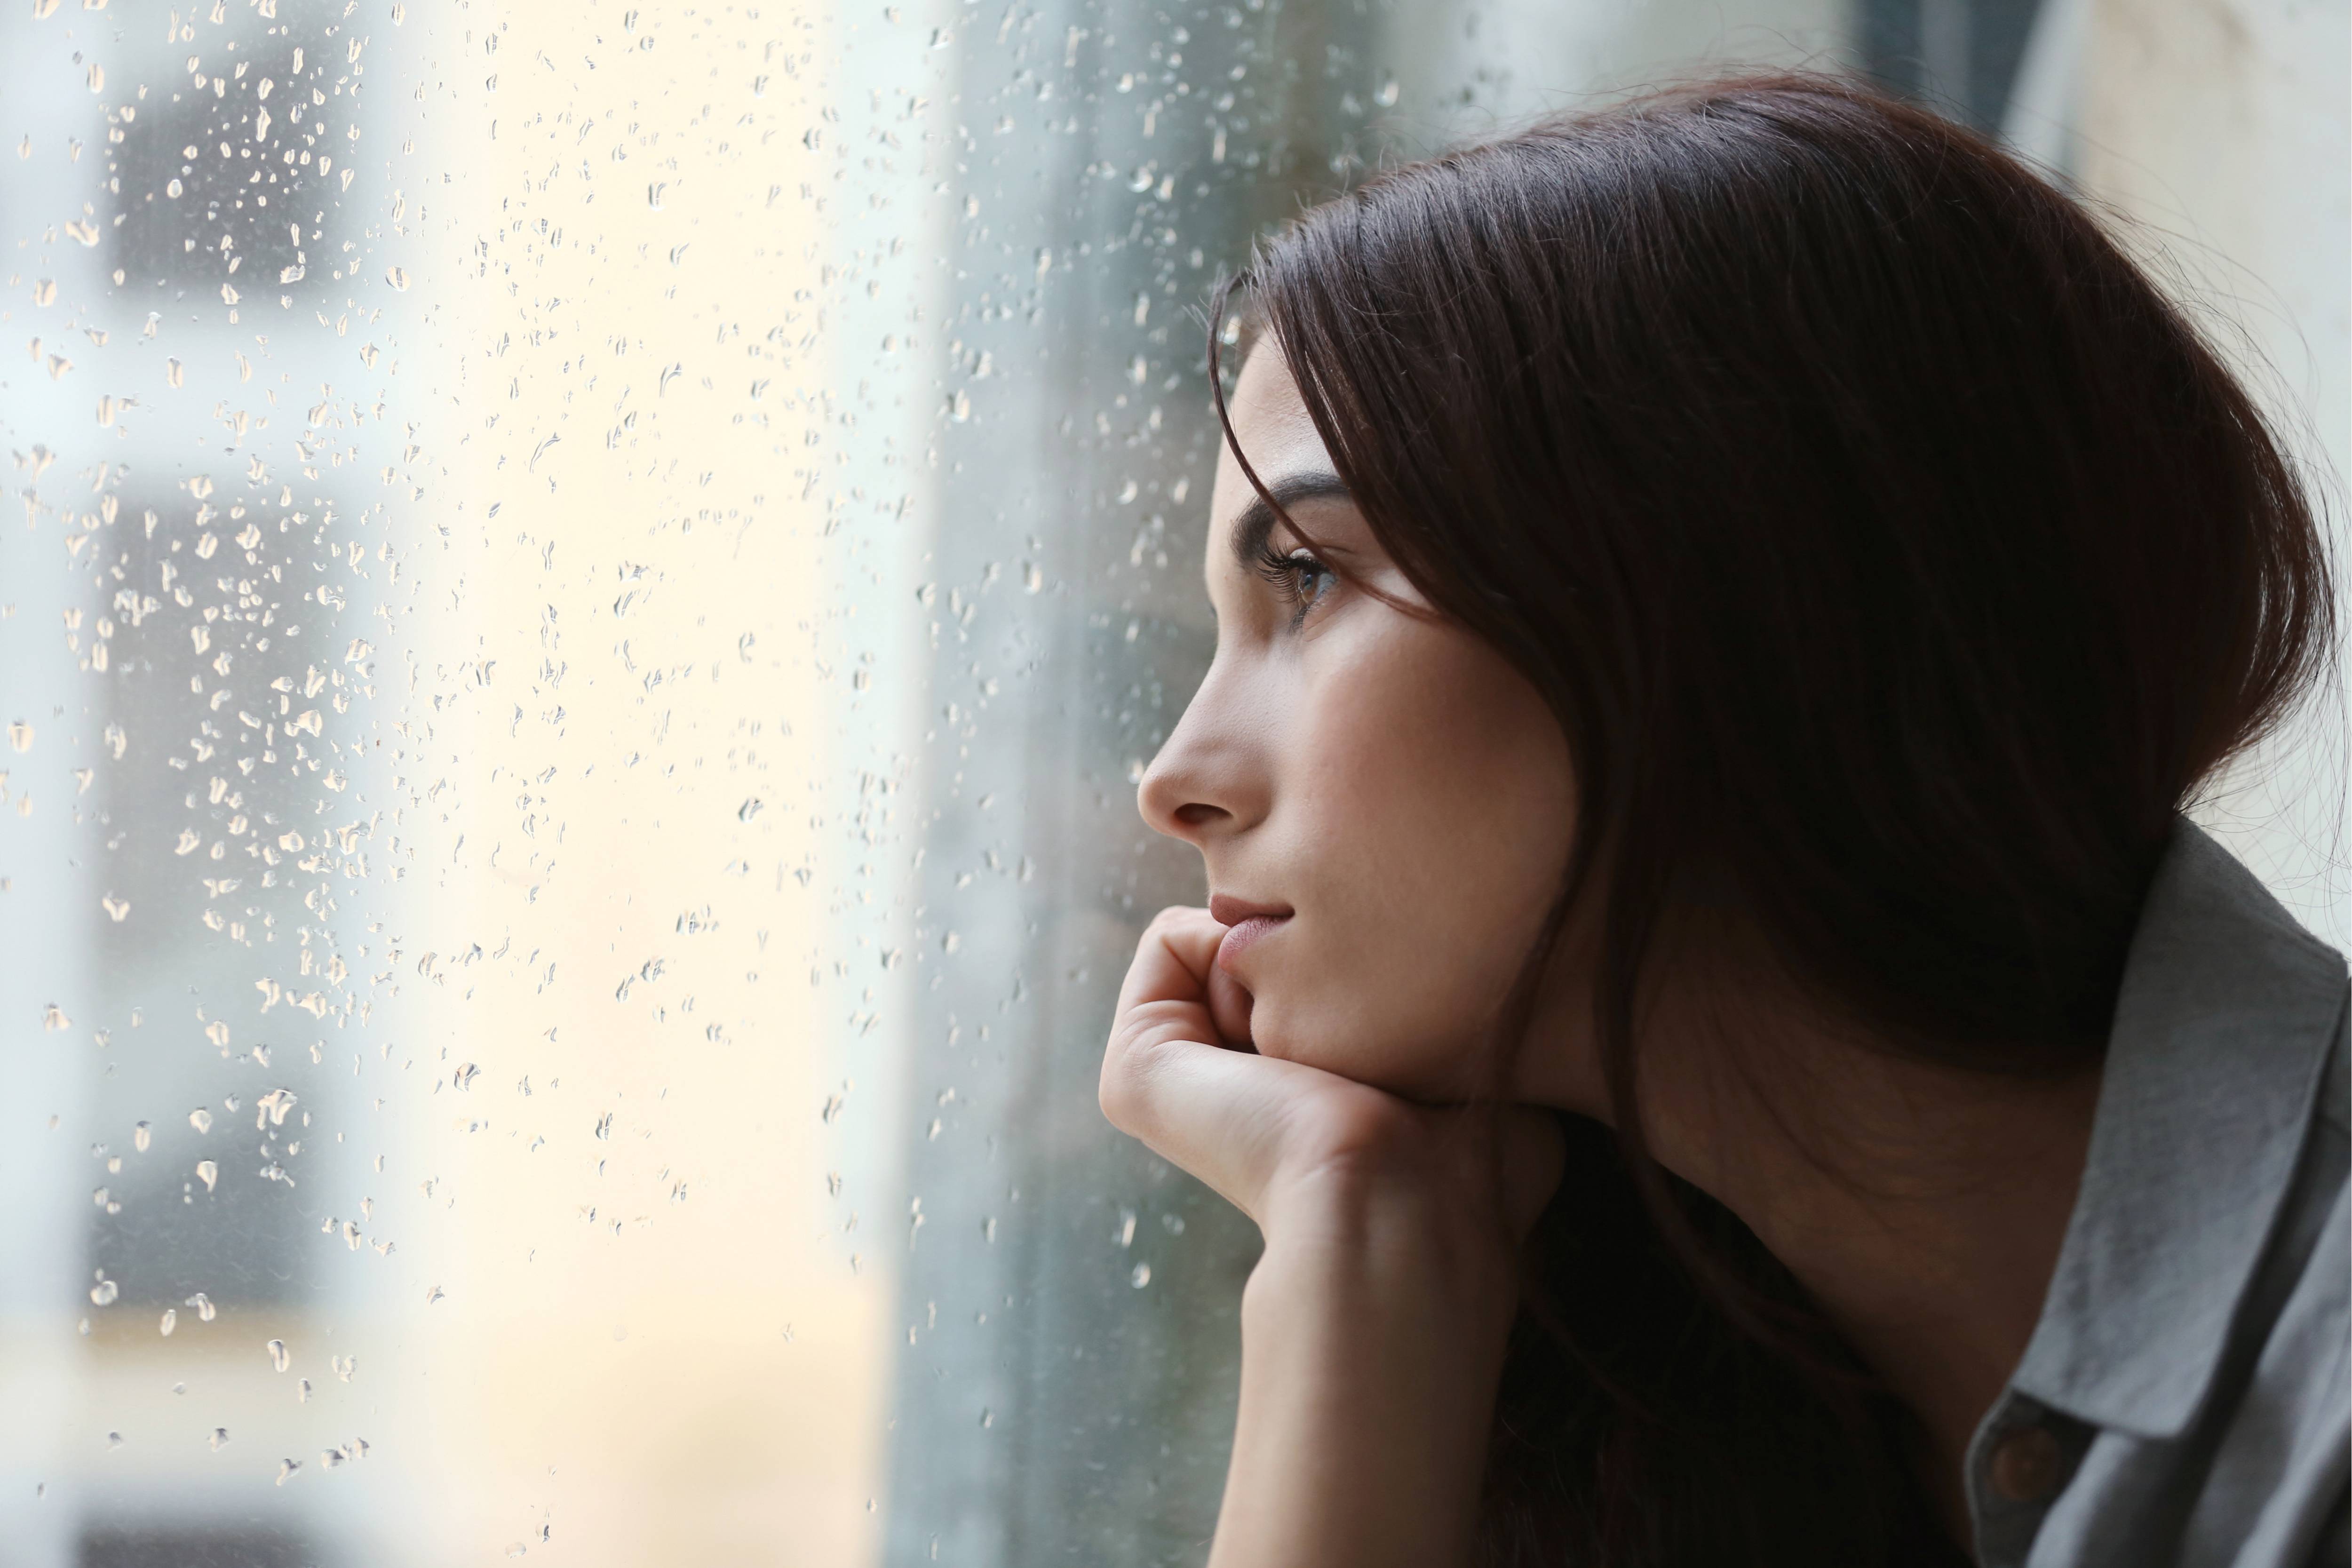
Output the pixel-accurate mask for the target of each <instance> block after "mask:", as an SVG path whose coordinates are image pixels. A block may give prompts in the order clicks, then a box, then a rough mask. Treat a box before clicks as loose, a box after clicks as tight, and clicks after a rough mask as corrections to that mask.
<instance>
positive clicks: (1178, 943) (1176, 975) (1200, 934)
mask: <svg viewBox="0 0 2352 1568" xmlns="http://www.w3.org/2000/svg"><path fill="white" fill-rule="evenodd" d="M1224 935H1225V928H1224V927H1223V926H1221V925H1219V924H1218V923H1217V922H1216V921H1213V920H1212V919H1211V918H1210V917H1209V911H1208V910H1196V909H1187V908H1184V907H1182V906H1178V907H1176V908H1172V909H1165V910H1160V913H1159V914H1158V915H1157V916H1155V917H1154V918H1153V920H1152V921H1151V923H1150V925H1148V926H1146V927H1144V929H1143V937H1142V940H1141V941H1139V942H1137V943H1136V946H1135V960H1134V962H1133V963H1129V965H1128V969H1127V979H1126V981H1125V983H1124V984H1121V985H1120V986H1119V992H1118V1010H1119V1012H1120V1013H1121V1014H1125V1013H1126V1012H1127V1011H1128V1010H1129V1008H1131V1007H1134V1006H1136V1005H1139V1004H1141V1003H1145V1002H1192V1003H1198V1004H1201V1005H1204V1006H1205V1005H1206V1003H1207V991H1208V984H1209V976H1210V974H1211V973H1212V971H1213V966H1214V964H1215V962H1216V957H1217V944H1218V943H1219V942H1223V940H1224Z"/></svg>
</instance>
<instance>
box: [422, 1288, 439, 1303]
mask: <svg viewBox="0 0 2352 1568" xmlns="http://www.w3.org/2000/svg"><path fill="white" fill-rule="evenodd" d="M441 1299H442V1291H441V1287H440V1286H438V1285H436V1286H434V1287H432V1288H431V1289H428V1290H426V1291H425V1305H426V1306H428V1307H429V1306H431V1305H433V1303H434V1302H436V1301H438V1300H441Z"/></svg>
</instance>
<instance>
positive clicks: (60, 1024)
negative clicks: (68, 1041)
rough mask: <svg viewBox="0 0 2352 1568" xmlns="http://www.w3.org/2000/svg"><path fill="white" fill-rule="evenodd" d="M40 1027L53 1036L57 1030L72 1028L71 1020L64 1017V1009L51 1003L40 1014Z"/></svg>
mask: <svg viewBox="0 0 2352 1568" xmlns="http://www.w3.org/2000/svg"><path fill="white" fill-rule="evenodd" d="M41 1027H42V1028H44V1029H47V1030H48V1031H49V1032H50V1033H52V1034H55V1033H57V1032H58V1031H59V1030H63V1029H70V1028H72V1027H73V1020H72V1019H71V1018H68V1017H67V1016H66V1012H65V1009H64V1008H62V1007H60V1006H58V1005H57V1004H56V1003H54V1002H52V1003H50V1004H49V1005H48V1006H47V1009H45V1010H44V1011H43V1012H42V1014H41Z"/></svg>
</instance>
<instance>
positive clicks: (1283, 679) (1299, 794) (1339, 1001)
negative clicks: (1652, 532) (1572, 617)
mask: <svg viewBox="0 0 2352 1568" xmlns="http://www.w3.org/2000/svg"><path fill="white" fill-rule="evenodd" d="M1232 415H1233V421H1234V434H1235V436H1236V437H1237V438H1238V440H1239V441H1240V444H1241V447H1242V449H1243V450H1244V451H1245V452H1247V453H1248V454H1249V458H1250V461H1251V463H1252V465H1253V466H1254V467H1255V468H1256V469H1257V473H1258V477H1259V478H1260V479H1263V480H1264V481H1265V485H1266V487H1267V489H1270V490H1271V491H1273V493H1274V494H1275V495H1276V496H1277V497H1279V498H1281V499H1282V500H1283V504H1284V506H1285V509H1286V510H1288V511H1289V512H1290V514H1291V516H1292V517H1294V518H1295V519H1297V522H1298V525H1299V527H1300V528H1302V529H1304V530H1305V531H1307V533H1308V534H1310V535H1311V536H1312V539H1313V546H1312V548H1311V550H1310V547H1309V545H1308V543H1307V541H1306V540H1302V539H1300V538H1297V537H1296V536H1294V535H1293V534H1292V533H1291V532H1290V531H1289V530H1287V529H1286V528H1285V527H1284V526H1283V525H1282V524H1281V523H1279V522H1278V521H1275V519H1274V518H1273V516H1272V513H1271V510H1270V509H1268V508H1266V506H1265V503H1264V501H1263V500H1261V499H1260V498H1259V497H1258V495H1257V493H1256V492H1255V490H1253V489H1251V487H1250V485H1249V482H1248V481H1247V480H1246V479H1244V478H1243V477H1242V474H1241V470H1240V468H1239V467H1238V465H1236V464H1235V462H1234V458H1233V454H1232V453H1231V452H1230V451H1228V452H1226V453H1225V454H1224V455H1223V458H1221V459H1220V461H1219V463H1218V467H1217V481H1216V489H1215V493H1214V496H1213V502H1212V504H1213V513H1212V520H1211V529H1210V536H1209V551H1208V567H1207V576H1208V589H1209V597H1210V601H1211V603H1212V604H1213V606H1214V607H1215V610H1216V615H1217V653H1216V658H1215V661H1214V662H1213V664H1212V665H1211V666H1210V668H1209V674H1208V678H1207V679H1205V680H1203V681H1202V684H1201V689H1200V691H1199V693H1198V694H1197V695H1195V696H1194V697H1193V699H1192V706H1191V707H1190V708H1188V709H1187V710H1185V712H1184V717H1183V720H1182V721H1181V722H1180V723H1179V724H1178V725H1177V727H1176V731H1175V733H1174V734H1172V735H1171V736H1170V737H1169V740H1168V743H1167V745H1166V746H1165V747H1163V748H1162V749H1161V751H1160V755H1159V756H1158V758H1157V759H1155V760H1154V762H1153V763H1152V764H1151V767H1150V771H1149V772H1148V773H1145V775H1144V778H1143V784H1142V788H1141V790H1140V792H1139V795H1140V804H1141V807H1142V811H1143V816H1144V818H1145V820H1146V821H1148V822H1150V825H1151V826H1153V827H1154V828H1156V829H1158V830H1159V831H1160V832H1161V833H1165V834H1169V835H1171V836H1173V837H1179V838H1182V839H1184V840H1186V841H1188V842H1189V843H1191V844H1192V845H1193V846H1194V847H1197V848H1198V849H1199V850H1200V851H1201V854H1202V858H1203V859H1205V860H1206V861H1207V863H1208V872H1209V889H1210V892H1211V895H1212V897H1211V903H1210V910H1211V912H1212V913H1213V914H1214V915H1215V917H1216V918H1217V920H1218V921H1220V922H1221V923H1223V924H1224V925H1227V926H1229V927H1231V928H1233V929H1232V930H1231V931H1230V932H1229V933H1228V935H1227V936H1226V938H1225V942H1224V945H1223V947H1222V948H1221V949H1220V950H1219V953H1218V960H1217V962H1218V966H1219V968H1220V969H1221V970H1222V971H1223V973H1225V974H1226V975H1228V976H1230V978H1231V979H1232V980H1234V982H1237V983H1238V984H1239V985H1240V987H1241V988H1242V990H1244V992H1246V993H1247V994H1248V997H1249V998H1250V1003H1251V1007H1250V1011H1249V1014H1248V1019H1249V1023H1248V1028H1249V1034H1250V1037H1251V1038H1252V1040H1253V1041H1254V1043H1255V1046H1256V1047H1257V1048H1258V1049H1259V1050H1260V1051H1261V1052H1263V1053H1265V1055H1268V1056H1273V1057H1280V1058H1286V1059H1288V1060H1293V1061H1298V1062H1304V1063H1307V1064H1308V1065H1310V1066H1314V1067H1318V1068H1326V1069H1328V1070H1330V1071H1333V1072H1337V1073H1340V1074H1343V1075H1345V1076H1346V1077H1349V1078H1351V1079H1358V1080H1360V1081H1361V1082H1365V1083H1369V1084H1373V1085H1376V1086H1378V1087H1380V1088H1382V1089H1391V1090H1393V1091H1396V1092H1399V1093H1402V1094H1407V1095H1411V1096H1414V1097H1416V1098H1422V1099H1431V1100H1452V1099H1458V1098H1460V1097H1461V1096H1462V1095H1464V1094H1465V1093H1466V1092H1468V1091H1469V1090H1470V1089H1473V1088H1474V1087H1475V1076H1474V1075H1475V1052H1474V1050H1473V1047H1474V1046H1475V1043H1476V1041H1477V1040H1478V1038H1479V1036H1480V1032H1481V1030H1482V1028H1483V1027H1484V1026H1485V1025H1486V1023H1487V1021H1488V1020H1489V1019H1490V1018H1491V1017H1492V1016H1493V1013H1494V1010H1495V1009H1496V1006H1497V1005H1499V1003H1500V1002H1501V1000H1502V998H1503V996H1504V994H1505V993H1506V992H1507V990H1508V989H1509V987H1510V985H1511V983H1512V981H1513V980H1514V979H1515V978H1516V977H1517V973H1518V969H1519V965H1520V963H1521V962H1522V961H1523V959H1524V957H1525V955H1526V953H1527V952H1528V946H1529V944H1530V943H1531V942H1533V940H1534V938H1535V934H1536V931H1537V928H1538V924H1539V923H1540V921H1541V920H1542V918H1543V913H1544V910H1546V908H1547V907H1548V906H1549V902H1550V900H1551V898H1552V896H1553V894H1554V892H1555V891H1556V890H1557V889H1558V887H1559V878H1560V874H1561V872H1562V870H1563V869H1564V868H1565V867H1566V864H1567V859H1568V854H1569V847H1570V835H1571V829H1572V825H1573V822H1574V816H1575V788H1574V780H1573V778H1572V776H1571V772H1570V765H1569V756H1568V747H1567V743H1566V742H1565V740H1564V739H1563V737H1562V736H1561V734H1560V731H1559V725H1558V723H1557V722H1556V721H1554V720H1553V718H1552V716H1551V714H1550V712H1549V710H1548V709H1546V708H1545V706H1544V704H1543V701H1542V700H1541V699H1540V698H1539V697H1538V695H1537V693H1536V690H1535V688H1534V687H1532V686H1531V685H1529V684H1528V681H1527V680H1526V679H1523V678H1522V677H1521V676H1520V675H1519V674H1518V672H1517V670H1515V669H1513V668H1511V667H1510V666H1509V665H1508V664H1507V663H1506V662H1504V660H1503V658H1502V657H1501V656H1500V655H1499V654H1497V653H1496V652H1495V651H1494V649H1492V648H1491V647H1487V646H1486V645H1485V644H1484V643H1481V642H1479V641H1478V640H1477V639H1476V638H1475V637H1472V636H1470V635H1469V634H1468V633H1467V632H1465V631H1464V630H1462V629H1461V628H1459V627H1457V626H1453V625H1451V624H1448V623H1445V622H1443V621H1439V620H1437V619H1435V618H1433V617H1432V616H1426V615H1423V616H1416V615H1412V614H1410V613H1407V611H1405V610H1403V609H1400V608H1398V607H1396V606H1395V605H1390V604H1385V603H1382V602H1381V598H1379V597H1378V596H1376V595H1373V594H1370V593H1367V592H1365V589H1366V588H1367V587H1370V588H1373V589H1377V590H1379V591H1380V592H1381V593H1382V594H1386V595H1390V596H1391V597H1392V598H1393V599H1395V600H1397V601H1399V602H1400V603H1401V604H1402V605H1410V606H1412V607H1414V608H1424V607H1425V603H1424V601H1423V599H1422V598H1421V596H1420V595H1419V594H1417V593H1416V592H1415V591H1414V589H1413V587H1412V584H1410V583H1408V582H1407V581H1406V580H1405V577H1404V575H1403V574H1402V572H1400V571H1399V570H1398V569H1397V567H1396V566H1395V564H1394V563H1391V561H1390V560H1389V558H1388V557H1387V555H1386V554H1385V553H1384V552H1382V551H1381V547H1380V546H1379V544H1378V543H1377V542H1375V541H1374V539H1373V536H1372V533H1371V531H1370V528H1368V527H1367V526H1366V525H1365V523H1364V521H1363V518H1362V516H1361V515H1360V513H1359V512H1358V511H1357V510H1356V508H1355V505H1354V504H1353V502H1352V501H1350V500H1349V498H1348V496H1347V493H1346V490H1345V489H1344V488H1343V487H1342V486H1341V485H1340V484H1339V479H1337V477H1336V475H1335V474H1334V472H1333V468H1332V464H1331V459H1330V457H1329V455H1328V453H1327V452H1326V451H1325V449H1324V447H1323V443H1322V440H1321V439H1320V437H1318V435H1317V434H1316V430H1315V426H1314V424H1313V422H1312V421H1311V420H1310V419H1309V418H1308V417H1307V410H1306V407H1305V405H1303V404H1302V403H1301V402H1300V401H1299V396H1298V392H1297V387H1296V385H1295V384H1293V382H1292V380H1291V376H1290V373H1289V370H1288V367H1287V366H1286V364H1285V363H1284V362H1283V360H1282V358H1281V356H1280V355H1279V354H1278V353H1276V352H1274V351H1273V349H1272V348H1271V346H1270V345H1269V346H1268V347H1267V348H1266V349H1265V350H1263V351H1262V352H1259V353H1254V354H1252V355H1251V356H1250V358H1249V360H1248V362H1247V363H1246V364H1245V365H1244V369H1243V371H1242V375H1241V381H1240V384H1239V386H1238V388H1237V389H1236V392H1235V395H1234V399H1233V403H1232ZM1229 1014H1230V1010H1228V1013H1227V1014H1225V1015H1221V1016H1229Z"/></svg>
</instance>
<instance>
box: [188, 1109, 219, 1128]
mask: <svg viewBox="0 0 2352 1568" xmlns="http://www.w3.org/2000/svg"><path fill="white" fill-rule="evenodd" d="M188 1125H189V1126H191V1127H193V1128H194V1129H195V1130H196V1131H199V1132H209V1131H212V1130H213V1113H212V1112H211V1111H209V1110H205V1108H204V1107H203V1106H201V1105H199V1106H197V1107H196V1108H195V1109H194V1110H191V1111H189V1112H188Z"/></svg>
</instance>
